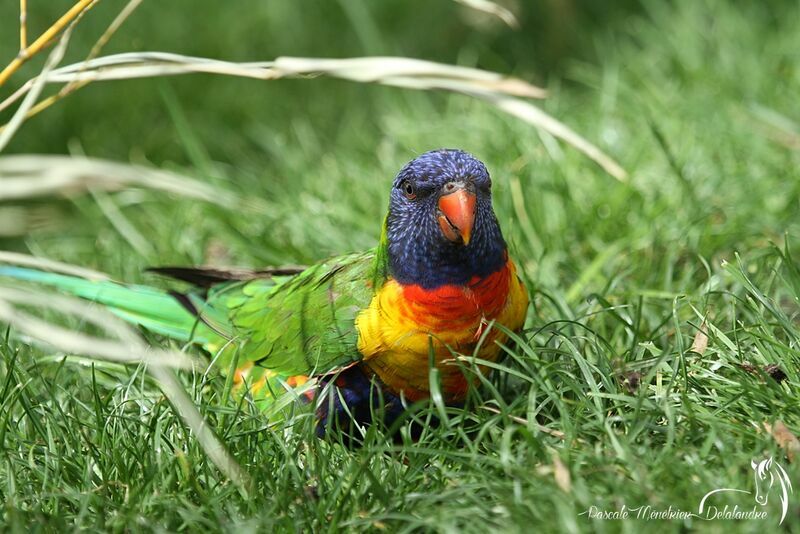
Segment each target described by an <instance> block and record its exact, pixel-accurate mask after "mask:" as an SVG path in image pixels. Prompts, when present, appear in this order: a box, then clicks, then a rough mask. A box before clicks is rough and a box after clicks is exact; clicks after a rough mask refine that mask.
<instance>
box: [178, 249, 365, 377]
mask: <svg viewBox="0 0 800 534" xmlns="http://www.w3.org/2000/svg"><path fill="white" fill-rule="evenodd" d="M374 264H375V254H374V252H368V253H363V254H353V255H349V256H341V257H337V258H332V259H330V260H327V261H325V262H322V263H318V264H316V265H314V266H312V267H309V268H308V269H306V270H305V271H303V272H302V273H300V274H297V275H294V276H291V277H273V278H264V279H255V280H250V281H243V282H230V283H225V284H222V285H218V286H214V287H212V288H211V290H210V291H209V292H208V294H207V296H206V297H205V298H202V296H201V295H200V294H190V295H189V298H190V300H191V303H192V304H193V306H194V307H195V308H196V310H197V315H198V317H199V319H200V321H201V322H202V325H199V328H198V333H199V334H200V335H201V336H202V337H203V338H205V342H204V343H203V344H204V345H205V346H206V348H207V349H208V350H209V352H211V353H217V352H219V351H221V354H220V360H219V364H220V365H222V366H226V367H227V366H229V365H230V362H231V358H233V357H235V356H236V354H237V352H238V366H243V365H244V364H246V363H247V362H252V364H253V365H255V366H258V367H263V368H265V369H270V370H272V371H274V372H276V373H279V374H281V375H284V376H293V375H307V376H316V375H320V374H327V373H330V372H333V371H336V370H337V369H340V368H342V367H346V366H348V365H350V364H352V363H353V362H357V361H359V360H360V359H361V355H360V354H359V352H358V348H357V344H358V332H357V331H356V327H355V319H356V316H357V315H358V313H359V312H360V311H361V310H362V309H363V308H365V307H366V306H368V305H369V302H370V300H371V298H372V294H373V288H372V286H373V279H372V276H371V273H372V272H373V270H374ZM209 330H210V331H211V332H213V333H212V334H210V335H209Z"/></svg>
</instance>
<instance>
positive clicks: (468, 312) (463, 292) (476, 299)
mask: <svg viewBox="0 0 800 534" xmlns="http://www.w3.org/2000/svg"><path fill="white" fill-rule="evenodd" d="M510 276H511V274H510V271H509V268H508V266H507V265H506V266H504V267H503V268H502V269H500V270H499V271H497V272H496V273H493V274H491V275H489V276H487V277H485V278H477V277H475V278H473V279H472V280H470V282H469V283H468V284H467V285H465V286H454V285H446V286H442V287H439V288H436V289H424V288H422V287H420V286H418V285H407V286H400V287H399V291H398V292H397V295H396V297H397V298H395V299H392V302H391V305H393V306H394V307H395V308H396V309H395V311H396V313H397V316H398V319H400V320H403V321H404V322H406V321H408V322H411V323H416V324H418V325H419V326H420V327H422V328H430V329H431V330H432V331H434V332H435V331H436V330H437V328H436V327H437V326H442V327H444V328H445V329H447V330H458V329H461V328H468V326H469V325H470V324H474V323H475V321H476V320H477V321H491V320H493V319H495V318H497V317H498V316H499V315H500V313H501V312H502V310H503V308H504V306H505V305H506V300H507V299H508V294H509V278H510Z"/></svg>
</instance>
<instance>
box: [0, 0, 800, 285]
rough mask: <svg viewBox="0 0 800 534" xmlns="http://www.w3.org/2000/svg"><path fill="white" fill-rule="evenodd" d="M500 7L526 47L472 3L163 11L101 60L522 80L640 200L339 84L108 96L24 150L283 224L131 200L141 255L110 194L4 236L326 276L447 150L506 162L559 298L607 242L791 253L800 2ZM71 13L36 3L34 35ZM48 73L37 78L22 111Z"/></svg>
mask: <svg viewBox="0 0 800 534" xmlns="http://www.w3.org/2000/svg"><path fill="white" fill-rule="evenodd" d="M501 4H503V5H505V6H507V7H508V8H509V9H510V10H511V11H512V12H513V13H514V14H515V15H516V17H517V19H518V21H519V27H518V28H517V29H514V28H510V27H509V26H508V25H506V24H504V23H503V21H501V20H500V19H499V18H497V17H494V16H492V15H487V14H486V13H482V12H480V11H476V10H474V9H470V8H468V7H466V6H464V5H462V4H461V3H458V2H455V1H450V0H437V1H434V2H429V1H425V2H423V1H416V0H415V1H405V0H404V1H399V0H397V1H385V2H366V1H363V0H346V1H345V0H341V1H338V2H327V1H317V0H309V1H306V2H303V3H296V2H263V1H250V0H248V1H240V2H237V3H235V4H233V5H232V4H229V3H222V2H214V1H198V0H191V1H189V0H174V1H171V2H168V3H163V2H147V1H145V2H143V3H142V5H141V6H140V7H139V9H138V10H137V11H136V12H135V13H134V14H133V15H132V16H131V18H130V19H129V20H128V21H127V22H126V24H125V25H124V26H123V27H122V28H121V29H120V30H119V32H118V33H117V34H116V35H115V36H114V37H113V39H112V40H111V42H110V43H109V44H108V45H107V46H106V48H105V49H104V51H103V54H111V53H116V52H124V51H140V50H159V51H167V52H176V53H181V54H188V55H197V56H205V57H210V58H219V59H226V60H231V61H263V60H271V59H273V58H276V57H278V56H287V55H288V56H310V57H356V56H371V55H397V56H406V57H413V58H421V59H429V60H434V61H440V62H444V63H452V64H459V65H465V66H475V67H479V68H483V69H487V70H493V71H496V72H499V73H503V74H508V75H514V76H517V77H520V78H523V79H525V80H528V81H531V82H532V83H535V84H538V85H541V86H543V87H546V88H547V89H548V90H549V91H550V96H549V98H548V99H547V100H545V101H544V102H539V103H537V104H540V105H541V106H542V107H543V108H544V109H545V110H547V112H549V113H550V114H552V115H553V116H555V117H556V118H558V119H559V120H561V121H563V122H564V123H566V124H567V125H568V126H570V127H571V128H573V129H575V130H576V131H577V132H579V133H580V134H582V135H583V136H585V137H586V138H587V139H589V140H590V141H592V142H593V143H596V144H597V145H598V146H599V147H600V148H602V149H603V150H605V151H606V152H608V153H609V154H610V155H611V156H612V157H614V158H616V159H617V160H618V161H620V162H621V164H622V165H623V167H625V168H626V170H627V171H628V172H629V173H630V175H631V176H630V179H629V182H628V183H627V184H622V183H620V182H618V181H617V180H615V179H613V178H611V177H610V176H608V175H606V174H605V173H603V172H602V170H600V169H599V168H598V167H597V166H595V165H594V164H593V163H592V162H591V161H590V160H588V159H587V158H585V157H584V156H582V155H581V154H579V153H577V152H576V151H575V150H574V149H572V148H571V147H568V146H565V145H564V144H561V143H559V142H557V141H555V140H554V139H553V138H552V137H550V136H549V135H547V134H542V133H540V132H538V131H537V130H536V129H534V128H533V127H531V126H529V125H526V124H523V123H521V122H520V121H518V120H517V119H514V118H512V117H510V116H506V115H504V114H502V113H501V112H499V111H496V110H493V109H490V108H489V107H487V106H486V105H485V104H483V103H480V102H476V101H473V100H472V99H470V98H468V97H466V96H459V95H449V94H443V93H440V92H427V91H426V92H419V91H409V90H404V89H397V88H387V87H382V86H378V85H373V84H357V83H351V82H347V81H341V80H333V79H328V78H324V77H320V78H315V79H311V80H308V79H302V80H279V81H258V80H247V79H241V78H233V77H223V76H214V75H189V76H182V77H170V78H157V79H144V80H133V81H119V82H105V83H96V84H92V85H89V86H88V87H86V88H84V89H81V90H80V91H78V92H76V93H75V94H73V95H71V96H69V97H68V98H67V99H65V100H64V101H62V102H60V103H58V104H56V105H54V106H52V107H51V108H49V109H47V110H46V111H45V112H43V113H41V114H40V115H39V116H36V117H34V118H33V119H31V120H29V121H28V122H27V123H26V124H25V125H24V126H23V127H22V128H21V130H20V131H19V132H18V133H17V134H16V136H15V137H14V139H13V140H12V142H11V144H10V145H9V146H8V147H7V149H6V151H5V153H6V154H15V153H59V154H74V155H78V154H86V155H89V156H94V157H101V158H108V159H111V160H115V161H121V162H132V163H140V164H147V165H154V166H157V167H163V168H167V169H173V170H178V171H180V172H182V173H184V174H187V175H189V176H192V177H195V178H197V179H199V180H202V181H207V182H209V183H212V184H214V185H216V186H219V187H222V188H224V189H226V190H231V191H234V192H236V193H239V194H243V195H245V196H248V197H258V198H261V199H263V200H264V201H265V202H266V203H267V207H268V209H266V210H262V211H261V212H258V213H255V212H252V213H251V212H247V211H246V210H245V211H243V212H240V213H231V212H230V211H220V210H218V209H216V208H215V207H214V206H211V205H207V204H206V205H203V204H202V203H197V202H196V201H186V200H181V199H179V198H164V196H165V195H164V194H161V193H152V192H141V191H127V192H124V193H120V194H117V195H114V198H113V199H111V200H112V201H113V205H114V206H116V207H117V208H118V209H119V212H120V213H122V214H124V216H125V217H127V219H128V222H130V223H131V226H132V227H133V228H134V229H135V230H136V232H137V233H138V234H140V235H141V236H143V237H144V238H145V239H146V240H147V241H149V243H150V245H149V247H144V250H133V249H132V247H131V244H130V238H126V237H125V236H123V235H120V232H119V230H118V229H115V228H114V225H113V224H108V210H107V209H106V210H103V209H102V207H99V206H98V201H97V199H96V198H93V197H92V196H73V197H70V198H69V199H67V200H64V201H54V200H53V199H47V200H42V199H39V200H36V201H31V203H23V204H21V203H16V204H13V205H9V204H8V203H5V204H4V205H2V206H1V207H2V210H0V221H2V220H3V219H2V217H5V219H4V220H5V221H14V224H10V223H8V222H7V224H6V225H5V231H0V236H2V237H0V240H1V241H0V246H2V248H6V249H13V250H27V251H30V250H33V251H34V252H37V253H40V254H45V255H47V256H50V257H55V258H58V259H62V260H65V261H70V262H77V263H83V264H85V263H89V264H92V265H94V266H96V267H98V268H105V269H110V270H112V271H114V272H115V274H116V275H118V276H119V275H124V276H129V277H133V278H136V277H138V276H139V274H138V273H139V270H140V268H141V266H143V265H145V264H148V263H153V262H155V263H164V262H182V263H208V262H211V263H215V262H217V263H229V262H238V263H245V264H252V263H256V264H263V263H283V262H309V261H314V260H316V259H318V258H319V257H322V256H326V255H329V254H334V253H340V252H342V251H345V250H354V249H363V248H367V247H369V246H372V244H373V243H374V242H375V240H376V239H377V237H378V232H379V226H380V220H381V218H382V216H383V213H384V207H385V199H386V190H387V188H388V185H389V183H390V181H391V178H392V177H393V175H394V174H395V173H396V171H397V169H398V168H399V167H400V166H401V165H402V164H403V163H405V161H407V160H409V159H411V158H412V157H414V156H415V155H416V154H418V153H420V152H422V151H425V150H428V149H431V148H435V147H441V146H451V147H453V146H454V147H461V148H464V149H467V150H470V151H472V152H474V153H475V154H476V155H477V156H478V157H479V158H481V159H484V160H485V161H486V162H487V164H488V165H489V168H490V170H491V171H492V172H493V174H494V176H495V181H496V182H497V184H498V187H497V192H496V199H495V202H496V204H497V205H498V211H499V213H500V214H501V215H502V218H503V219H504V220H503V224H504V227H505V228H506V233H507V234H508V236H509V237H510V239H511V240H512V241H513V242H515V243H517V245H518V246H519V247H522V250H523V251H524V254H525V255H526V256H527V257H528V258H529V259H530V262H529V265H528V269H527V271H528V274H529V276H531V277H533V279H534V280H536V281H537V282H539V283H540V284H545V285H558V284H564V283H572V282H575V281H576V280H577V279H579V278H580V276H581V273H582V272H584V271H585V269H586V268H588V267H589V266H590V265H592V262H593V261H594V260H595V257H596V255H597V254H601V253H603V252H604V251H607V250H608V248H609V247H612V250H617V249H620V248H622V249H626V250H629V251H631V252H632V253H634V254H637V255H638V257H639V260H641V261H640V262H639V265H647V264H648V262H651V260H653V258H654V256H653V255H654V254H655V255H656V256H657V255H659V254H667V255H668V256H669V257H670V258H672V260H675V259H679V258H685V257H689V256H691V255H692V254H701V255H702V256H703V257H705V258H707V259H709V260H710V259H713V258H714V257H715V255H718V254H729V253H730V252H731V251H732V250H733V249H734V248H736V247H739V246H741V244H742V243H745V242H749V243H762V244H763V243H765V242H767V241H769V240H773V239H778V240H780V239H782V237H781V236H782V233H783V232H784V231H786V229H787V226H786V225H787V224H795V223H794V220H793V219H792V218H791V217H790V214H794V213H795V211H796V209H797V201H796V199H797V193H798V187H800V186H798V183H800V180H797V170H796V168H797V166H796V163H797V160H798V150H797V148H798V147H797V139H798V137H797V136H798V135H799V134H798V132H797V130H796V128H797V121H798V120H800V119H799V118H798V116H797V115H798V108H797V103H796V98H795V97H796V94H797V92H798V88H799V87H798V85H800V84H799V82H798V70H797V59H798V50H800V39H799V38H798V36H797V34H798V32H796V31H794V24H795V21H797V20H798V7H797V5H796V3H795V2H770V3H768V4H767V3H755V4H750V5H746V6H743V5H739V4H737V3H733V2H724V1H721V0H704V1H698V2H694V1H685V2H653V1H645V0H628V1H618V2H613V3H605V2H604V3H598V2H592V1H580V0H542V1H526V2H521V1H517V2H501ZM70 5H71V2H69V1H64V0H58V1H52V2H47V3H39V2H36V3H33V2H32V3H31V4H30V7H29V14H28V19H29V34H31V35H32V36H34V35H37V34H38V33H39V32H41V31H42V30H44V29H45V28H46V27H47V26H48V25H49V24H51V23H52V21H53V20H54V19H55V18H57V16H59V15H60V14H61V13H63V12H64V11H66V9H68V7H69V6H70ZM122 5H123V3H121V2H110V1H104V2H100V3H98V4H97V5H96V6H95V7H94V8H93V9H92V10H91V11H90V12H89V13H87V14H86V16H85V17H84V18H83V20H82V21H81V22H80V25H79V26H77V28H76V30H75V31H74V35H73V37H72V40H71V42H70V45H69V50H68V52H67V57H66V58H65V59H64V61H63V62H62V64H68V63H71V62H75V61H79V60H81V59H83V58H84V57H85V56H86V55H87V53H88V51H89V49H90V48H91V46H92V44H94V42H95V41H96V40H97V39H98V37H99V36H100V34H102V32H103V30H104V29H105V28H106V27H107V25H108V24H109V22H110V21H111V20H112V19H113V18H114V17H115V16H116V15H117V13H118V12H119V10H120V8H121V6H122ZM17 16H18V5H17V3H16V2H4V3H2V5H0V20H2V21H4V23H3V26H4V29H3V31H2V32H0V58H4V59H3V62H5V61H7V60H10V59H11V58H13V57H14V55H15V54H16V51H17V47H18V36H17V33H16V25H15V23H14V21H15V20H16V17H17ZM43 61H44V57H43V56H42V57H38V58H36V59H35V60H34V61H32V62H31V63H30V64H28V65H26V66H25V67H24V68H23V69H22V70H21V71H19V72H18V73H16V74H15V75H14V77H13V78H12V80H11V81H10V83H9V84H7V85H6V86H5V87H4V88H3V91H4V93H3V94H8V93H9V92H10V91H11V89H13V88H15V87H18V86H19V85H20V84H21V83H23V81H25V80H26V79H28V78H29V77H31V76H33V75H35V74H36V73H37V72H38V70H39V69H40V68H41V66H42V63H43ZM53 90H54V89H52V88H48V90H47V91H50V92H52V91H53ZM10 116H11V115H10V111H8V110H7V111H6V112H5V113H3V114H2V115H0V119H2V120H3V121H4V122H5V121H7V120H8V119H9V118H10ZM309 215H311V217H309ZM97 221H103V222H102V223H101V224H97ZM341 229H346V230H347V231H341ZM67 237H68V239H67ZM142 248H143V247H139V249H142ZM637 251H638V252H637ZM609 256H610V257H609V259H610V261H609V262H608V263H605V264H603V265H601V266H599V267H601V268H602V269H601V270H605V274H606V275H611V274H612V273H614V272H618V271H617V270H618V269H622V268H623V267H622V266H620V265H617V266H616V267H615V266H614V264H613V254H610V255H609ZM101 257H104V258H105V260H100V259H98V258H101ZM114 257H116V258H117V260H116V261H115V262H112V263H111V264H109V263H108V262H109V258H114ZM123 258H124V259H123ZM642 262H644V264H642ZM656 263H657V264H658V266H659V268H660V269H667V270H666V271H664V272H662V273H661V278H659V280H658V284H661V283H662V281H665V280H666V281H667V282H668V284H667V286H668V287H671V286H670V283H671V281H672V279H673V278H674V277H676V276H678V275H677V274H675V272H673V270H672V268H671V267H669V268H667V267H665V265H667V264H669V265H673V264H674V263H671V262H665V263H664V264H663V265H662V264H661V263H659V262H658V261H657V260H656ZM609 269H610V271H609ZM119 271H122V272H119ZM701 271H702V269H701ZM692 273H695V271H694V269H692V270H691V273H689V274H688V276H692ZM685 274H686V273H685ZM700 276H701V277H702V276H704V275H702V273H701V275H700ZM600 282H601V281H600V280H598V283H600ZM695 282H697V280H695ZM653 283H655V280H653ZM601 287H602V285H601Z"/></svg>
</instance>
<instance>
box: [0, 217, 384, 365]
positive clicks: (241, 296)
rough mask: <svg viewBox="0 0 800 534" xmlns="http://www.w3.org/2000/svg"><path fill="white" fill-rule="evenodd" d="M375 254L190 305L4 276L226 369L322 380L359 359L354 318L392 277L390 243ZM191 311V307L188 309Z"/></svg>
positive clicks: (39, 277)
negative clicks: (197, 351) (195, 347)
mask: <svg viewBox="0 0 800 534" xmlns="http://www.w3.org/2000/svg"><path fill="white" fill-rule="evenodd" d="M381 243H382V244H381V246H380V247H379V248H378V249H377V250H376V251H370V252H367V253H362V254H352V255H348V256H341V257H337V258H332V259H330V260H327V261H324V262H321V263H319V264H316V265H314V266H312V267H309V268H308V269H306V270H305V271H303V272H302V273H300V274H297V275H294V276H282V277H277V276H276V277H269V278H256V279H253V280H249V281H234V282H224V283H221V284H218V285H216V286H212V287H211V288H210V289H208V290H207V292H202V291H200V290H197V291H193V292H190V293H188V294H187V295H186V296H185V300H187V301H188V302H190V303H191V306H193V307H194V308H195V311H196V313H192V311H190V309H187V306H184V305H183V304H181V303H180V302H179V301H178V300H177V299H176V298H175V297H174V296H173V295H172V294H170V293H168V292H166V291H162V290H159V289H154V288H150V287H146V286H141V285H124V284H119V283H116V282H112V281H99V282H98V281H91V280H86V279H83V278H79V277H75V276H65V275H61V274H54V273H48V272H43V271H36V270H33V269H25V268H19V267H11V266H0V276H4V277H9V278H14V279H17V280H24V281H29V282H34V283H39V284H43V285H48V286H51V287H55V288H57V289H58V290H61V291H63V292H66V293H70V294H72V295H76V296H79V297H82V298H85V299H87V300H91V301H95V302H98V303H101V304H103V305H105V306H107V307H108V308H109V309H110V310H111V311H113V312H114V313H115V314H117V315H118V316H120V317H122V318H123V319H125V320H127V321H130V322H132V323H135V324H138V325H141V326H143V327H145V328H147V329H149V330H151V331H153V332H156V333H159V334H162V335H165V336H168V337H170V338H174V339H177V340H180V341H184V342H188V341H191V342H194V343H198V344H200V345H202V346H203V347H204V348H205V349H206V350H207V351H209V352H211V353H213V354H217V353H220V354H219V356H220V358H219V361H218V364H219V365H220V370H222V371H223V372H224V371H226V370H227V369H228V368H229V367H230V365H231V361H232V359H233V358H234V356H235V355H236V352H237V351H238V352H239V355H238V363H239V366H240V367H241V366H242V365H243V364H247V363H248V362H252V363H253V364H254V365H255V366H257V367H261V368H265V369H269V370H271V371H273V372H275V373H277V374H279V375H281V376H292V375H307V376H316V375H322V374H328V373H331V372H334V371H336V370H338V369H340V368H343V367H346V366H348V365H350V364H352V363H353V362H357V361H359V360H361V354H360V353H359V352H358V332H357V331H356V325H355V320H356V317H357V315H358V314H359V313H360V312H361V310H363V309H364V308H366V307H367V306H368V305H369V303H370V301H371V299H372V295H373V293H374V291H375V290H376V289H377V288H379V287H380V286H381V285H382V284H383V282H384V281H385V279H386V247H385V226H384V238H383V239H382V241H381ZM189 308H191V307H189Z"/></svg>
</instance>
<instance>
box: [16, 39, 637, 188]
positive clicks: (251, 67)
mask: <svg viewBox="0 0 800 534" xmlns="http://www.w3.org/2000/svg"><path fill="white" fill-rule="evenodd" d="M190 73H212V74H221V75H227V76H240V77H247V78H255V79H261V80H276V79H280V78H285V77H309V76H318V75H325V76H332V77H336V78H342V79H346V80H351V81H355V82H360V83H378V84H382V85H390V86H395V87H403V88H408V89H416V90H444V91H450V92H457V93H462V94H466V95H468V96H471V97H473V98H478V99H480V100H484V101H486V102H488V103H490V104H491V105H493V106H495V107H496V108H498V109H499V110H501V111H503V112H505V113H508V114H510V115H512V116H514V117H517V118H518V119H521V120H523V121H524V122H527V123H528V124H531V125H533V126H535V127H537V128H540V129H541V130H544V131H546V132H548V133H550V134H551V135H553V136H555V137H557V138H559V139H561V140H563V141H565V142H566V143H568V144H570V145H572V146H573V147H575V148H576V149H578V150H579V151H581V152H583V153H584V154H585V155H586V156H588V157H589V158H591V159H592V160H593V161H595V162H596V163H597V164H598V165H600V166H601V167H602V168H603V169H604V170H605V171H606V172H608V173H609V174H611V175H612V176H614V177H615V178H617V179H620V180H623V179H625V178H626V176H627V173H626V172H625V170H624V169H623V168H622V167H621V166H620V165H619V164H618V163H617V162H616V161H614V159H613V158H611V157H610V156H608V155H607V154H605V153H604V152H603V151H602V150H600V149H599V148H598V147H597V146H595V145H594V144H592V143H590V142H589V141H588V140H586V139H585V138H583V137H581V136H580V135H578V134H577V133H576V132H574V131H573V130H571V129H570V128H569V127H567V126H566V125H565V124H563V123H561V122H560V121H558V120H556V119H555V118H553V117H551V116H550V115H548V114H546V113H545V112H544V111H542V110H541V109H539V108H538V107H536V106H534V105H533V104H531V103H529V102H525V101H524V100H521V99H520V98H516V97H523V98H544V97H545V96H546V92H545V91H544V90H543V89H541V88H539V87H536V86H534V85H532V84H530V83H528V82H525V81H524V80H520V79H517V78H511V77H505V76H502V75H500V74H498V73H495V72H488V71H484V70H480V69H474V68H468V67H459V66H454V65H445V64H441V63H435V62H431V61H423V60H418V59H410V58H402V57H360V58H348V59H319V58H294V57H281V58H277V59H276V60H275V61H268V62H248V63H235V62H229V61H220V60H213V59H208V58H199V57H191V56H182V55H179V54H169V53H163V52H142V53H124V54H114V55H110V56H104V57H98V58H94V59H90V60H87V61H84V62H80V63H76V64H72V65H67V66H64V67H61V68H58V69H53V70H52V71H51V72H50V73H49V74H47V75H46V76H45V80H46V82H47V83H67V84H76V83H80V84H86V83H91V82H95V81H107V80H122V79H132V78H149V77H157V76H176V75H181V74H190ZM33 83H35V79H34V80H30V81H29V82H27V83H26V84H25V85H23V86H22V87H21V88H20V89H19V90H18V91H17V92H16V93H14V94H13V95H11V96H10V97H8V98H7V99H6V100H5V101H4V102H2V103H0V111H2V110H3V109H4V108H7V107H8V106H10V105H12V104H13V103H14V102H15V101H16V100H18V99H19V98H21V97H22V96H23V95H24V94H25V93H26V92H27V91H30V90H31V88H32V85H33ZM48 105H49V104H48ZM45 107H46V106H45ZM42 109H44V108H42ZM40 110H41V109H40ZM40 110H39V111H40Z"/></svg>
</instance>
